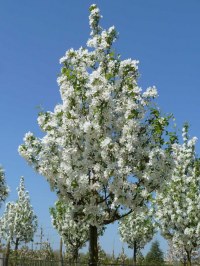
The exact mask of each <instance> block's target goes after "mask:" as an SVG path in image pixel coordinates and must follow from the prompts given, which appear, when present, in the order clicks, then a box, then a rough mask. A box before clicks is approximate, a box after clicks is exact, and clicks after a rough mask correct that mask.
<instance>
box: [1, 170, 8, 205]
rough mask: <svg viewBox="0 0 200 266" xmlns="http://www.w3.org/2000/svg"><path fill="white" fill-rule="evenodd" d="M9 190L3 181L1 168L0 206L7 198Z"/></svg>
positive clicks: (3, 175) (3, 174) (3, 176)
mask: <svg viewBox="0 0 200 266" xmlns="http://www.w3.org/2000/svg"><path fill="white" fill-rule="evenodd" d="M8 192H9V189H8V187H7V185H6V181H5V172H4V170H3V168H2V167H0V204H1V202H2V201H5V199H6V198H7V196H8Z"/></svg>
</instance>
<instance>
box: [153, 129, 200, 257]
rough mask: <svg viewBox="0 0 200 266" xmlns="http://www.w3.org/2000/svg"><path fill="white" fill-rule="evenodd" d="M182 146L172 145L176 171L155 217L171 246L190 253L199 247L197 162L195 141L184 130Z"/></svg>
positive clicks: (160, 198)
mask: <svg viewBox="0 0 200 266" xmlns="http://www.w3.org/2000/svg"><path fill="white" fill-rule="evenodd" d="M183 140H184V143H183V144H182V145H180V144H176V145H173V154H172V156H173V158H174V162H175V168H174V170H173V174H172V177H171V179H170V180H169V181H168V182H166V184H165V185H164V186H163V190H162V192H160V193H159V194H158V196H157V204H158V211H157V217H158V219H159V221H160V227H161V230H162V233H163V235H164V236H165V237H167V238H169V239H170V240H171V241H172V244H173V246H176V247H177V248H179V249H180V248H183V249H185V251H186V253H187V255H188V260H190V257H191V252H192V251H194V250H195V249H197V248H199V247H200V160H199V159H198V158H196V155H195V143H196V138H192V139H189V138H188V130H187V126H185V127H184V128H183Z"/></svg>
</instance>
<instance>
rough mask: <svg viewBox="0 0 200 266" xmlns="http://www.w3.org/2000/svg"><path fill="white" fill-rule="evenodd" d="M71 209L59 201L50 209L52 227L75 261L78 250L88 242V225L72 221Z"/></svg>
mask: <svg viewBox="0 0 200 266" xmlns="http://www.w3.org/2000/svg"><path fill="white" fill-rule="evenodd" d="M71 211H72V210H71V208H70V206H67V205H66V204H65V203H63V202H61V201H57V202H56V203H55V207H54V208H50V213H51V218H52V224H53V227H54V228H55V229H56V230H58V233H59V235H60V236H61V237H62V239H63V242H64V244H65V247H66V250H67V253H68V254H71V257H72V260H73V261H75V262H76V261H77V259H78V252H79V250H80V249H81V248H82V247H83V246H84V245H85V244H86V242H87V241H88V240H89V225H87V224H84V223H83V222H79V221H77V222H76V221H74V220H73V219H72V217H71Z"/></svg>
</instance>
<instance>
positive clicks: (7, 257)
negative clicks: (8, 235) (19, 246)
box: [5, 240, 10, 266]
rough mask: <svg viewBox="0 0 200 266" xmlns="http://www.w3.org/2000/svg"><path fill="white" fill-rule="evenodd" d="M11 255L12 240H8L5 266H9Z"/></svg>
mask: <svg viewBox="0 0 200 266" xmlns="http://www.w3.org/2000/svg"><path fill="white" fill-rule="evenodd" d="M9 255H10V240H8V242H7V245H6V254H5V266H8V260H9Z"/></svg>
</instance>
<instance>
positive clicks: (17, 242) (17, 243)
mask: <svg viewBox="0 0 200 266" xmlns="http://www.w3.org/2000/svg"><path fill="white" fill-rule="evenodd" d="M18 246H19V238H16V242H15V252H17V250H18Z"/></svg>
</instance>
